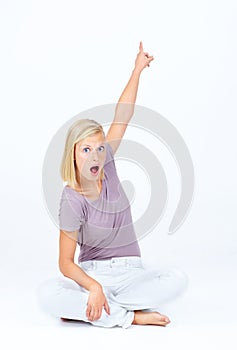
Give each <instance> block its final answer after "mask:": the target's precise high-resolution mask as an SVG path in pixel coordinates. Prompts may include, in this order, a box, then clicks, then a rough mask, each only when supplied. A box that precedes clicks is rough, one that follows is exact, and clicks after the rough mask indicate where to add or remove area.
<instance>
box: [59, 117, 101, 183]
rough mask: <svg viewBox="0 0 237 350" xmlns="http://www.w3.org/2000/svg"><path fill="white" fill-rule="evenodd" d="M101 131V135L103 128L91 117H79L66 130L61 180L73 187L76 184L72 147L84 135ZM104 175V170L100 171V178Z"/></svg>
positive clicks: (87, 135) (84, 136)
mask: <svg viewBox="0 0 237 350" xmlns="http://www.w3.org/2000/svg"><path fill="white" fill-rule="evenodd" d="M97 133H101V134H102V135H103V136H105V134H104V130H103V127H102V126H101V125H100V124H99V123H97V122H96V121H95V120H92V119H80V120H77V121H76V122H75V123H74V124H72V125H71V127H70V128H69V130H68V133H67V137H66V142H65V147H64V152H63V157H62V162H61V169H60V172H61V177H62V179H63V181H65V182H67V184H68V185H69V186H70V187H72V188H75V186H76V185H77V184H78V181H77V178H76V165H75V161H74V149H75V145H76V144H77V143H78V142H80V141H82V140H84V139H85V138H86V137H89V136H92V135H95V134H97ZM103 176H104V171H103V169H102V171H101V178H103Z"/></svg>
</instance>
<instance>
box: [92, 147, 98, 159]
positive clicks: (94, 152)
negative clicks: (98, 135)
mask: <svg viewBox="0 0 237 350" xmlns="http://www.w3.org/2000/svg"><path fill="white" fill-rule="evenodd" d="M98 159H99V157H98V153H97V150H96V149H94V150H93V151H92V160H93V161H95V162H97V161H98Z"/></svg>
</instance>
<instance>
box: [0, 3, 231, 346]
mask: <svg viewBox="0 0 237 350" xmlns="http://www.w3.org/2000/svg"><path fill="white" fill-rule="evenodd" d="M0 4H1V5H0V13H1V18H0V33H1V34H0V35H1V65H0V74H1V80H0V81H1V83H0V84H1V85H0V89H1V91H0V93H1V95H0V96H1V105H0V108H1V110H0V113H1V114H0V115H1V128H0V144H1V148H0V149H1V202H0V203H1V204H0V205H1V247H0V261H1V265H0V272H1V280H0V286H1V295H0V304H1V312H0V322H1V333H2V334H3V336H2V338H1V341H3V340H4V338H6V345H5V348H6V349H11V348H13V347H14V345H17V346H18V347H20V348H23V347H24V348H27V349H28V348H29V349H30V348H34V349H38V348H42V346H47V343H48V342H50V344H51V345H52V344H53V343H55V344H57V346H58V347H60V348H61V347H62V348H65V347H67V348H69V347H78V346H84V347H85V346H87V347H88V348H89V349H92V348H95V347H97V348H98V347H101V348H110V349H114V348H115V349H117V348H122V347H123V348H124V347H126V346H128V345H127V344H128V342H129V343H130V344H132V343H133V344H134V346H136V347H138V348H142V347H144V346H147V345H148V343H149V344H154V345H157V346H159V345H160V346H162V347H163V348H164V349H171V348H173V346H176V347H177V346H178V348H179V346H180V348H181V346H182V348H183V349H186V348H187V349H190V348H192V349H199V348H202V349H204V348H209V349H217V348H219V347H220V348H221V347H223V346H225V347H228V348H229V349H235V348H236V345H235V344H236V337H234V328H236V325H237V321H236V312H237V305H236V300H235V294H236V292H237V283H236V268H237V239H236V208H237V206H236V204H237V199H236V198H237V197H236V195H237V186H236V178H237V166H236V155H237V142H236V126H237V123H236V117H237V113H236V112H237V107H236V93H237V84H236V81H237V69H236V62H237V45H236V34H237V33H236V32H237V24H236V23H237V16H236V12H237V11H236V10H237V4H236V2H235V1H231V0H227V1H214V0H205V1H204V0H199V1H188V0H182V1H174V0H166V1H151V0H146V1H145V0H136V1H135V0H134V1H125V0H120V1H116V2H115V1H109V0H102V1H90V0H89V1H79V0H78V1H76V0H74V1H73V0H67V1H61V0H57V1H56V0H47V1H46V0H41V1H26V0H22V1H16V0H12V1H10V0H9V1H3V0H1V1H0ZM140 40H142V41H143V44H144V49H145V50H147V51H148V52H149V53H150V54H153V55H154V57H155V60H154V62H152V64H151V67H150V68H148V69H146V70H145V71H144V72H143V74H142V77H141V80H140V88H139V93H138V98H137V103H138V104H139V105H142V106H145V107H147V108H151V109H153V110H156V111H157V112H159V113H160V114H161V115H163V116H164V117H165V118H167V119H168V120H169V121H170V122H171V123H172V124H173V125H174V126H175V127H176V128H177V130H178V131H179V132H180V134H181V135H182V137H183V139H184V141H185V143H186V144H187V146H188V148H189V151H190V153H191V156H192V159H193V163H194V168H195V178H196V188H195V195H194V202H193V205H192V208H191V211H190V214H189V216H188V218H187V219H186V221H185V222H184V224H183V225H182V226H181V228H180V229H179V230H178V231H177V232H176V233H175V234H174V235H172V236H168V235H167V229H168V226H169V223H170V221H171V218H172V215H173V212H174V210H175V207H176V206H177V200H178V191H179V190H180V188H179V186H180V182H179V173H178V171H177V169H176V166H175V163H174V162H173V161H172V159H171V156H170V155H169V153H168V152H167V150H166V151H165V150H163V152H162V154H163V156H162V155H161V158H159V159H160V160H163V161H164V164H163V166H164V169H166V171H167V174H166V175H167V179H168V183H169V203H168V206H167V212H166V213H165V215H164V218H163V219H162V222H161V223H160V224H159V226H158V227H157V228H156V229H155V230H154V232H152V233H151V234H150V235H148V236H147V237H146V238H144V239H143V240H142V241H140V246H141V250H142V255H143V259H144V262H145V263H146V264H147V265H151V266H159V265H160V264H168V265H175V266H177V267H179V268H182V269H183V270H185V271H186V272H187V273H188V275H189V279H190V288H189V291H188V292H187V294H186V296H185V297H184V298H183V299H182V300H181V301H180V302H179V304H177V305H176V306H175V307H174V308H173V309H171V311H170V312H171V316H173V318H174V322H173V324H171V325H170V326H169V327H167V328H164V329H163V328H159V327H151V326H148V327H143V328H142V327H138V326H134V327H132V328H130V329H129V330H126V331H125V330H121V329H111V330H105V329H98V328H96V327H91V326H89V325H88V326H87V325H86V326H82V325H78V324H77V325H75V324H69V325H68V324H62V323H61V322H60V321H59V320H55V319H51V318H50V317H48V316H47V315H45V314H43V313H42V312H41V310H40V309H39V308H38V306H37V301H36V297H35V290H36V288H37V285H38V284H39V283H40V282H41V281H43V280H44V279H47V278H50V277H54V276H55V275H57V274H59V271H58V267H57V250H58V243H57V239H58V230H57V228H56V227H55V225H54V223H53V222H52V221H51V220H50V218H49V215H48V213H47V209H46V208H45V205H44V199H43V196H42V188H41V174H42V165H43V160H44V156H45V153H46V150H47V147H48V144H49V142H50V141H51V139H52V137H53V135H54V134H55V133H56V131H57V130H58V129H59V128H60V127H61V125H62V124H63V123H65V122H66V121H67V120H68V119H70V118H72V117H74V116H75V115H76V114H77V113H79V112H82V111H83V110H86V109H89V108H91V107H94V106H96V105H101V104H106V103H115V102H116V101H117V99H118V97H119V95H120V93H121V92H122V89H123V88H124V86H125V84H126V82H127V80H128V78H129V76H130V73H131V71H132V68H133V65H134V60H135V57H136V54H137V50H138V45H139V41H140ZM111 119H112V116H111ZM129 137H130V136H129ZM124 166H125V165H124V164H122V163H121V164H120V165H119V168H120V172H121V174H123V169H124ZM52 185H53V184H52ZM136 205H137V204H136ZM133 210H134V211H135V212H134V215H137V214H136V210H139V208H137V209H136V208H135V209H133ZM167 311H168V310H167ZM172 312H173V315H172ZM169 315H170V314H169ZM171 319H172V317H171ZM111 336H112V339H113V341H112V340H111ZM234 343H235V344H234ZM151 346H153V345H151Z"/></svg>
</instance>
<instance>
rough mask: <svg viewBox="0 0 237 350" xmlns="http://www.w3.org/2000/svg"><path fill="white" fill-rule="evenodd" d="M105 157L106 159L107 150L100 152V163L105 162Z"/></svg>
mask: <svg viewBox="0 0 237 350" xmlns="http://www.w3.org/2000/svg"><path fill="white" fill-rule="evenodd" d="M105 159H106V153H105V152H102V153H99V160H100V163H102V164H104V162H105Z"/></svg>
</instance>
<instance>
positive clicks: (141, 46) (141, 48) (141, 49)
mask: <svg viewBox="0 0 237 350" xmlns="http://www.w3.org/2000/svg"><path fill="white" fill-rule="evenodd" d="M139 51H140V52H142V51H143V45H142V41H140V45H139Z"/></svg>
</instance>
